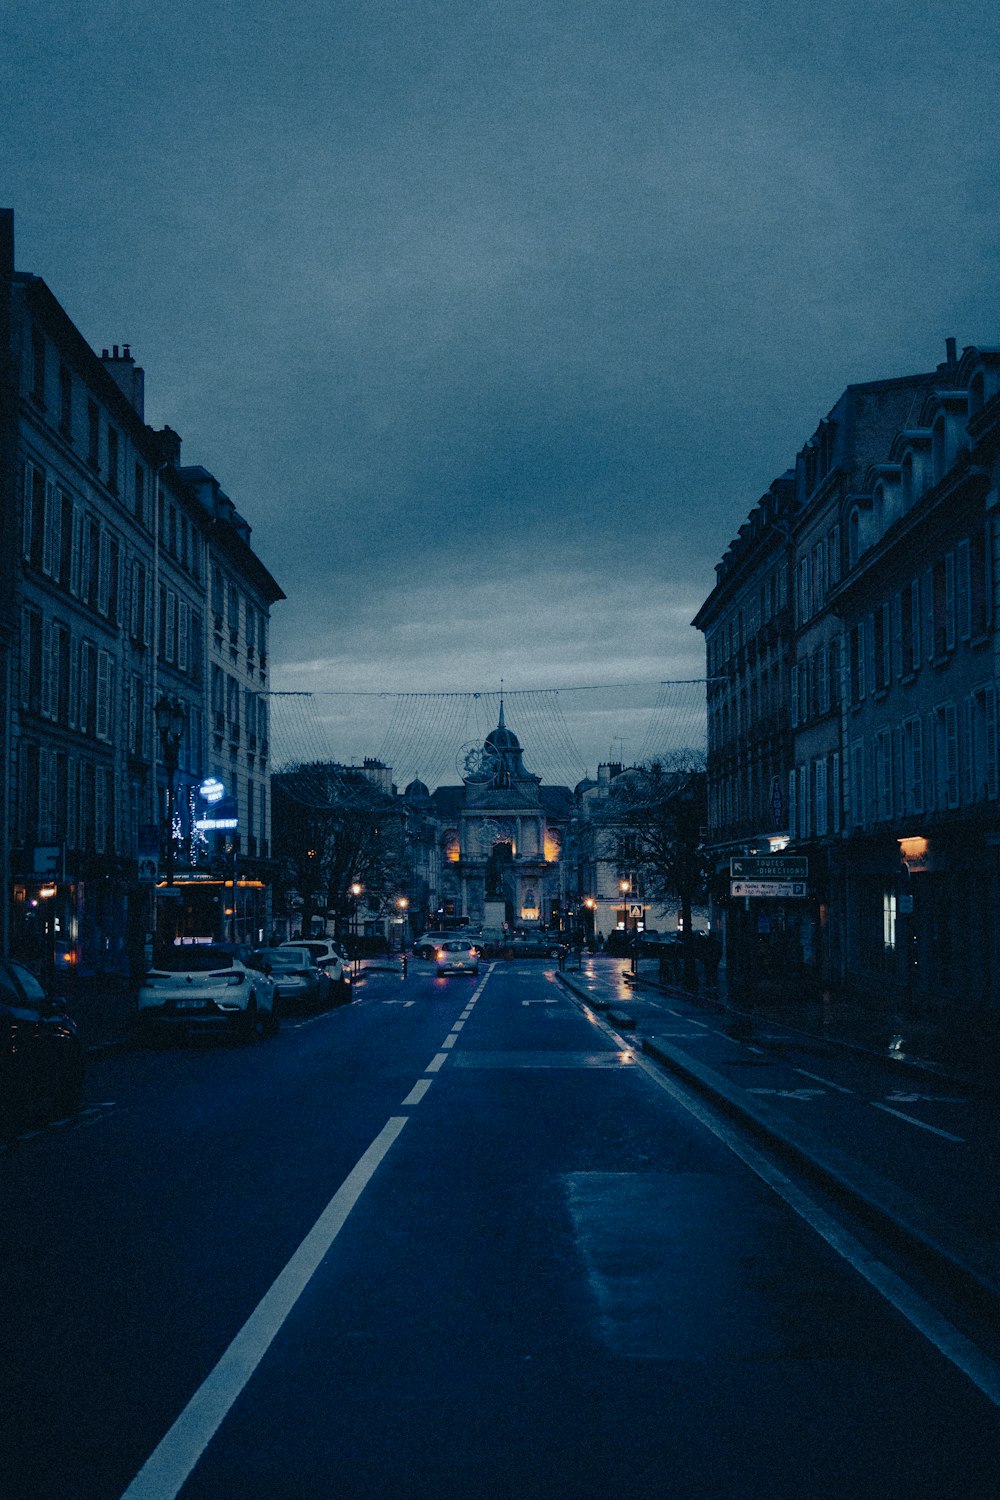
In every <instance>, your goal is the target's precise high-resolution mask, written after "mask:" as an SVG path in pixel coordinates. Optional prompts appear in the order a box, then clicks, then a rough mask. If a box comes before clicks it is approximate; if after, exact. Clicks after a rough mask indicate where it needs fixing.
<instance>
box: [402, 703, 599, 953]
mask: <svg viewBox="0 0 1000 1500" xmlns="http://www.w3.org/2000/svg"><path fill="white" fill-rule="evenodd" d="M404 796H405V797H406V799H407V800H408V801H409V802H410V803H411V804H412V815H411V818H410V819H409V820H408V832H409V834H410V847H411V849H413V850H415V851H419V856H415V855H413V854H411V862H412V860H413V859H414V858H415V857H419V866H420V882H421V889H423V885H424V883H425V884H426V901H427V912H426V915H427V917H428V920H431V921H433V920H435V919H440V918H445V917H447V918H449V919H452V920H453V919H456V918H460V917H467V918H468V919H469V924H470V925H472V926H477V927H478V926H485V927H488V928H489V927H501V926H502V925H503V924H504V923H506V924H507V925H508V927H511V928H523V929H527V930H532V929H535V928H542V927H548V928H551V927H553V926H557V927H560V926H562V925H564V922H565V914H566V912H567V910H568V900H569V898H570V896H571V895H572V894H575V890H576V886H575V882H574V880H573V878H572V873H571V870H570V866H569V863H568V861H567V860H566V859H565V858H564V850H565V848H566V844H567V839H568V836H569V832H570V828H571V825H572V822H573V813H574V807H573V797H572V793H571V792H570V790H569V788H568V787H560V786H551V787H546V786H543V785H542V783H541V778H540V777H538V776H535V775H533V774H532V773H531V772H530V771H529V770H528V769H527V767H526V766H525V764H524V751H523V749H522V747H521V743H520V741H519V739H518V737H517V735H516V734H515V733H514V731H513V730H512V729H510V728H509V727H508V726H507V724H506V722H505V717H504V707H503V705H502V704H501V707H500V719H499V723H498V724H497V727H496V728H495V729H494V730H492V731H491V732H490V734H488V735H487V736H486V739H485V741H484V743H483V746H482V748H481V749H480V748H479V747H476V748H475V749H474V750H473V751H471V752H470V753H469V754H468V755H467V757H466V763H465V776H464V780H463V784H462V785H461V786H455V787H453V786H445V787H438V788H437V790H436V791H435V792H433V793H432V794H431V793H427V791H426V788H424V787H423V783H411V785H410V786H409V787H408V788H407V789H406V792H405V793H404ZM428 837H431V838H433V840H434V850H433V852H432V851H431V849H430V848H429V847H428ZM419 900H420V897H419V896H418V898H417V900H416V901H415V902H414V908H415V910H416V909H418V904H419ZM416 920H417V919H416V917H415V918H414V921H416Z"/></svg>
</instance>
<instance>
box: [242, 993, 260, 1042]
mask: <svg viewBox="0 0 1000 1500" xmlns="http://www.w3.org/2000/svg"><path fill="white" fill-rule="evenodd" d="M237 1030H238V1031H239V1034H240V1037H241V1039H242V1040H243V1041H244V1042H256V1041H259V1040H260V1038H261V1037H262V1036H263V1035H264V1018H263V1016H262V1015H261V1013H260V1011H259V1010H258V1009H257V996H256V995H251V996H250V1000H249V1002H248V1004H247V1008H246V1010H245V1011H244V1012H243V1015H242V1016H240V1018H239V1021H238V1023H237Z"/></svg>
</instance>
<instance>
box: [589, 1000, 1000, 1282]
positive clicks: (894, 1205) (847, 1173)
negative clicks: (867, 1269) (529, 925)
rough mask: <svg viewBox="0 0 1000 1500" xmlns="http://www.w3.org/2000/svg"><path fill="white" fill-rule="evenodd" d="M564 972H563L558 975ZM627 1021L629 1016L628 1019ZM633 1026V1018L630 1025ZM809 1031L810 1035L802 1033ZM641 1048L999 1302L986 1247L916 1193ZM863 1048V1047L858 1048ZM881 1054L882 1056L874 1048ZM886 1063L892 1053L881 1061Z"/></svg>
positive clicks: (670, 1055)
mask: <svg viewBox="0 0 1000 1500" xmlns="http://www.w3.org/2000/svg"><path fill="white" fill-rule="evenodd" d="M560 977H561V976H560ZM564 983H565V984H566V987H567V989H569V990H571V991H572V992H573V994H574V995H575V996H576V997H577V998H578V999H579V1000H581V1001H583V1003H584V1004H585V1005H588V1006H589V1007H590V1008H591V1009H592V1010H597V1009H602V1010H604V1011H605V1012H607V1013H608V1014H607V1016H606V1019H613V1012H612V1005H613V1002H610V1003H608V1004H605V1005H603V1006H602V1005H596V1006H595V1005H594V1004H593V1001H592V1000H591V998H590V997H589V996H588V995H587V994H586V993H584V992H582V990H581V988H580V987H579V986H577V985H574V984H571V983H570V982H569V981H566V980H564ZM628 1019H629V1020H632V1018H631V1017H628ZM632 1024H633V1025H634V1021H633V1023H632ZM805 1034H806V1035H809V1036H812V1035H813V1033H811V1032H809V1033H805ZM641 1048H642V1052H643V1053H644V1055H645V1056H647V1057H650V1058H652V1059H653V1061H654V1062H657V1063H659V1064H660V1065H661V1066H663V1067H665V1068H668V1069H669V1070H670V1071H671V1072H673V1073H675V1074H677V1075H678V1076H679V1077H680V1078H682V1079H683V1080H684V1081H685V1082H686V1083H687V1084H689V1085H690V1086H692V1087H693V1088H695V1089H697V1090H698V1092H699V1093H701V1094H702V1095H706V1096H708V1097H709V1098H710V1099H712V1101H713V1102H714V1103H715V1104H716V1105H718V1106H719V1107H721V1108H722V1109H724V1110H725V1111H726V1113H727V1114H729V1115H730V1116H732V1117H735V1118H736V1119H738V1120H739V1121H740V1123H741V1124H743V1125H744V1126H746V1127H747V1128H749V1129H750V1130H751V1131H752V1132H753V1133H754V1134H756V1135H757V1136H758V1137H761V1138H763V1139H764V1140H765V1141H766V1142H767V1143H768V1145H769V1146H770V1147H771V1148H772V1149H774V1150H776V1151H778V1152H779V1153H780V1154H782V1155H783V1156H785V1157H786V1158H787V1159H789V1160H790V1161H792V1162H793V1163H794V1165H795V1166H797V1167H798V1168H799V1169H800V1170H804V1171H805V1172H806V1173H807V1174H808V1175H810V1176H811V1177H813V1178H814V1179H816V1180H818V1181H819V1182H820V1183H821V1184H822V1185H823V1186H824V1187H825V1188H826V1189H828V1190H832V1191H833V1192H834V1193H835V1194H836V1195H838V1196H839V1197H840V1198H841V1199H842V1200H846V1201H847V1202H848V1204H849V1205H850V1206H851V1207H852V1208H853V1210H854V1211H855V1212H857V1213H859V1214H860V1216H861V1217H862V1218H864V1219H867V1220H868V1221H869V1222H870V1223H871V1222H874V1223H875V1224H876V1225H877V1226H878V1228H879V1229H880V1230H881V1231H882V1232H883V1233H885V1232H888V1234H889V1236H890V1238H892V1239H893V1240H894V1241H895V1243H896V1244H897V1245H899V1246H901V1247H902V1248H905V1249H906V1250H907V1251H908V1252H909V1253H910V1254H914V1253H916V1255H918V1256H919V1257H920V1259H921V1260H922V1261H923V1262H924V1263H925V1264H926V1266H927V1268H928V1269H931V1270H934V1271H936V1272H937V1273H938V1275H941V1274H942V1273H944V1274H945V1275H947V1277H949V1278H951V1279H953V1280H954V1279H955V1278H957V1279H958V1281H959V1282H960V1283H961V1285H962V1288H963V1290H964V1291H966V1292H971V1293H972V1294H973V1295H974V1296H976V1297H978V1298H982V1297H983V1296H986V1297H988V1298H989V1299H990V1301H991V1302H993V1303H996V1304H1000V1265H998V1263H997V1261H996V1258H995V1257H994V1258H991V1257H989V1255H988V1254H986V1253H984V1250H983V1247H982V1246H981V1245H980V1244H979V1243H978V1242H977V1241H976V1240H974V1239H973V1238H972V1236H970V1235H967V1234H965V1233H964V1232H963V1231H962V1230H958V1229H942V1226H941V1225H940V1222H939V1221H937V1220H935V1218H934V1217H933V1216H932V1215H931V1214H930V1213H929V1212H928V1210H927V1209H926V1208H925V1207H924V1205H923V1204H921V1203H920V1202H919V1201H918V1200H917V1199H916V1198H914V1197H913V1196H912V1195H911V1194H910V1193H908V1192H907V1191H906V1190H905V1189H903V1188H900V1187H898V1186H897V1185H896V1184H895V1183H893V1182H890V1181H889V1180H888V1179H887V1178H885V1177H882V1176H881V1175H880V1174H879V1173H877V1172H874V1171H872V1170H871V1169H870V1168H868V1167H865V1166H864V1165H862V1164H861V1163H860V1162H855V1161H852V1160H851V1158H850V1157H848V1156H847V1155H846V1154H845V1153H844V1152H842V1151H841V1150H839V1148H837V1147H836V1146H831V1145H830V1144H828V1142H826V1141H825V1140H823V1139H822V1138H821V1137H819V1136H818V1135H816V1134H815V1132H814V1131H812V1130H810V1129H809V1128H808V1127H807V1126H803V1125H800V1124H798V1123H797V1122H795V1121H793V1120H791V1119H790V1118H789V1117H788V1116H787V1115H784V1114H782V1113H781V1111H780V1110H779V1109H777V1108H776V1107H775V1106H774V1105H770V1104H767V1103H765V1102H764V1101H763V1100H752V1101H751V1100H750V1099H748V1098H747V1097H746V1096H745V1095H744V1094H743V1093H742V1092H741V1091H740V1090H738V1089H735V1088H734V1087H733V1086H732V1085H731V1084H730V1083H729V1081H728V1080H727V1079H725V1078H723V1077H721V1076H720V1075H719V1074H718V1073H715V1072H714V1071H713V1070H712V1069H711V1068H707V1067H705V1066H704V1065H703V1064H701V1063H698V1062H695V1061H694V1059H693V1058H690V1057H688V1056H687V1054H686V1053H683V1052H681V1051H679V1050H678V1049H676V1048H673V1047H670V1046H668V1045H667V1043H666V1042H664V1041H662V1040H660V1039H658V1038H656V1037H645V1038H643V1039H642V1042H641ZM861 1050H867V1049H861ZM871 1055H874V1056H878V1055H879V1054H877V1053H876V1054H871ZM883 1061H886V1062H890V1061H892V1060H891V1059H883Z"/></svg>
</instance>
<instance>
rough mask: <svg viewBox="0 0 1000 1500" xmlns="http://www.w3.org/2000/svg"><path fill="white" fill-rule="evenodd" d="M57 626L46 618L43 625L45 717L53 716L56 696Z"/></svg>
mask: <svg viewBox="0 0 1000 1500" xmlns="http://www.w3.org/2000/svg"><path fill="white" fill-rule="evenodd" d="M54 637H55V626H54V625H53V624H52V621H51V620H46V621H45V622H44V624H43V626H42V697H41V704H40V711H41V714H42V717H43V718H44V719H51V718H52V700H53V698H54V697H55V694H54V692H53V682H52V651H53V639H54Z"/></svg>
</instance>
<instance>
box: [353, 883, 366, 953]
mask: <svg viewBox="0 0 1000 1500" xmlns="http://www.w3.org/2000/svg"><path fill="white" fill-rule="evenodd" d="M363 890H364V886H363V885H362V884H361V882H360V881H359V880H355V881H354V882H353V884H352V885H351V895H352V896H353V897H354V901H353V903H352V905H351V931H352V932H353V934H354V939H355V941H354V945H353V946H354V969H355V972H358V971H360V968H361V954H360V952H359V948H358V942H357V937H358V897H359V896H360V895H361V893H362V891H363Z"/></svg>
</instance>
